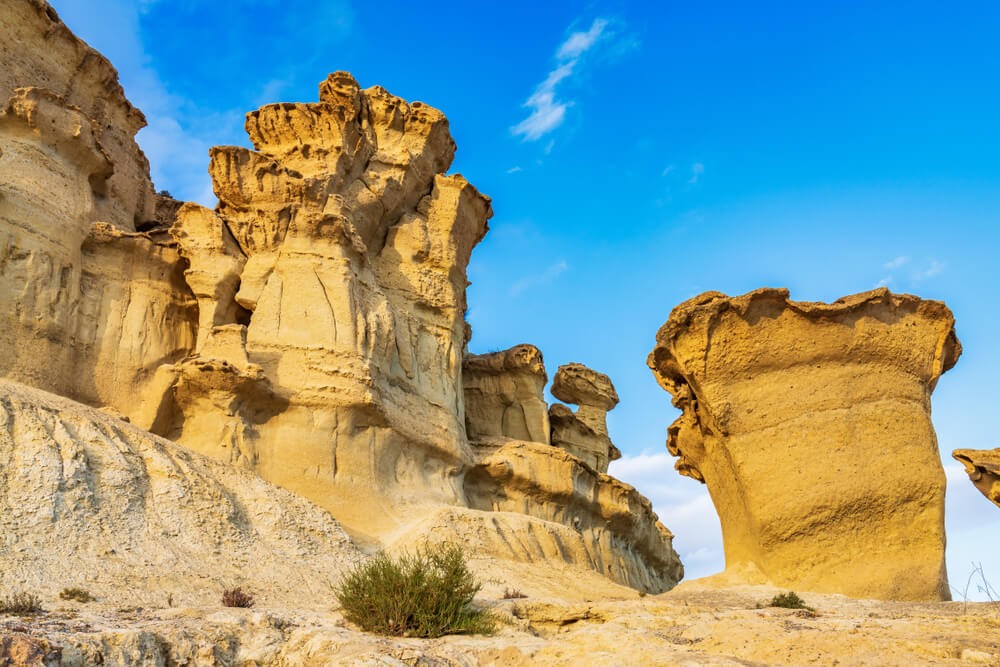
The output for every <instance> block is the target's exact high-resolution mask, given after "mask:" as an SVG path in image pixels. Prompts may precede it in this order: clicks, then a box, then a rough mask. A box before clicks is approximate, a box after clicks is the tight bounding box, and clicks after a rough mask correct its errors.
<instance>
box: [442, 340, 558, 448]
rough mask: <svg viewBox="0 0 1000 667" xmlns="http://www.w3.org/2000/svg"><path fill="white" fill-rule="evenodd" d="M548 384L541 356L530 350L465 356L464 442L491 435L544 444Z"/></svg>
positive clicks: (520, 347) (528, 347)
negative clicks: (466, 438) (467, 437)
mask: <svg viewBox="0 0 1000 667" xmlns="http://www.w3.org/2000/svg"><path fill="white" fill-rule="evenodd" d="M548 381H549V378H548V375H546V373H545V365H544V362H543V361H542V353H541V352H540V351H539V349H538V348H537V347H535V346H534V345H517V346H515V347H512V348H510V349H509V350H504V351H502V352H494V353H491V354H470V355H467V356H466V357H465V360H464V361H463V362H462V389H463V392H464V395H465V430H466V433H467V434H468V436H469V439H470V440H480V439H483V438H489V437H494V436H495V437H505V438H513V439H514V440H526V441H528V442H541V443H544V444H549V415H548V412H547V410H546V407H547V406H546V404H545V384H546V383H547V382H548Z"/></svg>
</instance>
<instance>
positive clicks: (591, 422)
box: [549, 364, 621, 473]
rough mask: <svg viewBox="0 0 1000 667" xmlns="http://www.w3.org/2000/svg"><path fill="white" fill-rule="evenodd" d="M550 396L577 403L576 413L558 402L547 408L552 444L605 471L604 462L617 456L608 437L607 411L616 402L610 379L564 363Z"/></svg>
mask: <svg viewBox="0 0 1000 667" xmlns="http://www.w3.org/2000/svg"><path fill="white" fill-rule="evenodd" d="M552 395H553V396H555V397H556V398H558V399H559V400H560V401H565V402H567V403H572V404H574V405H578V406H580V407H579V408H577V410H576V412H573V411H572V410H570V409H569V408H567V407H566V406H565V405H559V404H556V405H553V406H552V407H551V408H549V420H550V421H551V423H552V444H553V445H555V446H557V447H562V448H563V449H565V450H566V451H567V452H569V453H570V454H572V455H573V456H576V457H577V458H579V459H580V460H582V461H584V462H585V463H587V464H588V465H589V466H591V467H592V468H594V470H596V471H597V472H603V473H606V472H607V471H608V461H614V460H616V459H619V458H621V452H619V451H618V448H617V447H615V446H614V444H613V443H612V442H611V438H610V437H609V436H608V419H607V415H608V411H609V410H611V409H613V408H614V407H615V406H616V405H618V393H617V392H616V391H615V387H614V385H612V384H611V378H609V377H608V376H607V375H605V374H604V373H598V372H597V371H592V370H590V369H589V368H587V367H586V366H584V365H583V364H566V365H565V366H560V367H559V370H557V371H556V376H555V378H553V380H552Z"/></svg>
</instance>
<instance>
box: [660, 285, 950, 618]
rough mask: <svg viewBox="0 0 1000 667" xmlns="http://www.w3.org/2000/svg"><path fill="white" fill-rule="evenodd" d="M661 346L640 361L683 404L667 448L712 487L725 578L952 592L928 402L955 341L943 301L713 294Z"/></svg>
mask: <svg viewBox="0 0 1000 667" xmlns="http://www.w3.org/2000/svg"><path fill="white" fill-rule="evenodd" d="M656 340H657V343H656V347H655V348H654V349H653V352H652V353H651V354H650V356H649V366H650V368H651V369H652V370H653V373H654V375H655V376H656V378H657V381H658V382H659V383H660V385H661V386H662V387H663V388H664V389H666V390H667V391H668V392H670V393H671V394H672V396H673V403H674V405H675V406H676V407H677V408H679V409H680V410H681V411H682V414H681V415H680V417H678V418H677V420H676V421H675V422H674V423H673V424H672V425H671V426H670V429H669V439H668V442H667V447H668V449H669V451H670V452H671V453H672V454H673V455H674V456H677V457H678V460H677V463H676V468H677V470H678V471H679V472H680V473H681V474H683V475H688V476H690V477H693V478H695V479H697V480H699V481H702V482H704V483H705V484H707V486H708V490H709V493H710V494H711V496H712V500H713V502H714V503H715V507H716V510H717V511H718V513H719V517H720V519H721V522H722V532H723V541H724V544H725V554H726V570H727V573H738V572H746V571H753V570H756V571H757V572H759V573H760V574H761V575H762V576H763V577H764V578H765V579H767V580H770V581H771V582H773V583H774V584H775V585H778V586H781V587H787V588H793V589H797V590H807V591H818V592H835V593H843V594H846V595H851V596H856V597H870V598H882V599H898V600H934V599H949V592H948V580H947V575H946V572H945V560H944V545H945V535H944V489H945V477H944V470H943V468H942V466H941V461H940V458H939V455H938V449H937V440H936V437H935V434H934V428H933V425H932V424H931V420H930V394H931V391H932V390H933V389H934V386H935V384H936V383H937V380H938V378H939V377H940V375H941V374H942V373H944V372H945V371H947V370H948V369H949V368H951V367H952V366H953V365H954V364H955V362H956V361H957V359H958V357H959V354H960V353H961V346H960V345H959V343H958V339H957V338H956V336H955V329H954V317H953V316H952V314H951V311H949V310H948V308H947V307H946V306H945V305H944V304H943V303H940V302H937V301H925V300H922V299H919V298H917V297H915V296H910V295H897V294H891V293H890V292H889V291H888V290H886V289H878V290H874V291H871V292H865V293H863V294H857V295H854V296H849V297H845V298H843V299H840V300H838V301H836V302H834V303H832V304H824V303H802V302H794V301H790V300H789V299H788V291H787V290H784V289H760V290H757V291H755V292H751V293H749V294H746V295H744V296H741V297H733V298H731V297H727V296H725V295H723V294H720V293H718V292H707V293H705V294H702V295H700V296H698V297H695V298H693V299H691V300H689V301H686V302H684V303H682V304H681V305H679V306H678V307H676V308H675V309H674V310H673V312H672V313H671V314H670V318H669V319H668V320H667V322H666V324H664V325H663V327H662V328H661V329H660V331H659V333H658V334H657V339H656ZM900 461H905V462H906V464H905V465H900Z"/></svg>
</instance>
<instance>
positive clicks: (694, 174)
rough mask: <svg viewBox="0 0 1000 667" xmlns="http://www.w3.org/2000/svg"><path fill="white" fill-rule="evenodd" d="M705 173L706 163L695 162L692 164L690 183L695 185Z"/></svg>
mask: <svg viewBox="0 0 1000 667" xmlns="http://www.w3.org/2000/svg"><path fill="white" fill-rule="evenodd" d="M704 173H705V165H703V164H702V163H701V162H695V163H694V164H693V165H691V178H689V179H688V184H690V185H694V184H695V183H697V182H698V181H699V180H701V176H702V174H704Z"/></svg>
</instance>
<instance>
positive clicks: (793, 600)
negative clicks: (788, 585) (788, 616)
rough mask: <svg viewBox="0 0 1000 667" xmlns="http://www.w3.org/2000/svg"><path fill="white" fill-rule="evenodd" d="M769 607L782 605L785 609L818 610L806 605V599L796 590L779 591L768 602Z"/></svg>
mask: <svg viewBox="0 0 1000 667" xmlns="http://www.w3.org/2000/svg"><path fill="white" fill-rule="evenodd" d="M767 606H768V607H782V608H783V609H805V610H806V611H816V610H815V609H813V608H812V607H810V606H808V605H806V601H805V600H803V599H802V598H800V597H799V596H798V594H797V593H796V592H795V591H788V592H787V593H779V594H778V595H775V596H774V597H773V598H771V601H770V602H768V603H767Z"/></svg>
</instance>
